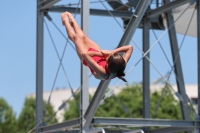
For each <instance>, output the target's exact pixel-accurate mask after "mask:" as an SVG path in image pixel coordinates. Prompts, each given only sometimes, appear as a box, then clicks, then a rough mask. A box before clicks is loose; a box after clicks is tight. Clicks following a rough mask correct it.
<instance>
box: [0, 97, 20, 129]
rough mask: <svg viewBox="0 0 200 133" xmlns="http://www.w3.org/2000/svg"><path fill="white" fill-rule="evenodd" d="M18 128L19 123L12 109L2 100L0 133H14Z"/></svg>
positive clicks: (0, 102) (0, 101) (0, 106)
mask: <svg viewBox="0 0 200 133" xmlns="http://www.w3.org/2000/svg"><path fill="white" fill-rule="evenodd" d="M16 128H17V122H16V117H15V113H14V112H13V110H12V107H11V106H9V105H8V104H7V102H6V101H5V100H4V99H3V98H0V133H14V132H15V131H16Z"/></svg>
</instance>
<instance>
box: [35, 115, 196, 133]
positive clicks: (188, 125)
mask: <svg viewBox="0 0 200 133" xmlns="http://www.w3.org/2000/svg"><path fill="white" fill-rule="evenodd" d="M79 124H80V119H74V120H70V121H65V122H62V123H58V124H53V125H49V126H42V127H39V128H38V129H40V130H41V131H42V132H44V133H45V132H53V131H61V130H63V129H67V128H70V127H75V126H79ZM91 124H93V125H106V126H107V125H122V126H134V127H151V126H161V127H170V128H163V129H157V131H158V130H161V131H163V132H162V133H164V131H166V130H168V131H169V130H171V131H172V130H174V131H183V130H184V131H185V130H187V129H188V130H190V129H193V128H200V121H185V120H163V119H136V118H132V119H129V118H128V119H127V118H97V117H96V118H93V120H92V122H91ZM175 127H176V128H175ZM151 133H158V132H156V130H152V131H151Z"/></svg>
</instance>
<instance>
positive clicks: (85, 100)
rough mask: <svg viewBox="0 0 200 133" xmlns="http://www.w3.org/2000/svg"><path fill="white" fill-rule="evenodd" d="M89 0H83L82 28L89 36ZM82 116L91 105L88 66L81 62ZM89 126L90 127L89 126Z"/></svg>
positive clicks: (81, 127) (81, 128)
mask: <svg viewBox="0 0 200 133" xmlns="http://www.w3.org/2000/svg"><path fill="white" fill-rule="evenodd" d="M89 14H90V13H89V0H82V1H81V28H82V30H83V32H84V34H85V35H86V36H89ZM80 100H81V101H80V103H81V106H80V117H81V118H83V116H84V114H85V111H86V109H87V107H88V105H89V78H88V67H86V66H84V65H83V63H81V98H80ZM87 128H89V127H87ZM82 132H83V119H81V123H80V133H82Z"/></svg>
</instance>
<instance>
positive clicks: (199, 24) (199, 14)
mask: <svg viewBox="0 0 200 133" xmlns="http://www.w3.org/2000/svg"><path fill="white" fill-rule="evenodd" d="M196 3H197V4H196V8H197V63H198V64H197V66H198V68H197V69H198V72H197V73H198V77H197V78H198V116H200V3H199V0H197V2H196ZM198 119H199V117H198ZM197 130H198V132H199V133H200V128H198V129H197Z"/></svg>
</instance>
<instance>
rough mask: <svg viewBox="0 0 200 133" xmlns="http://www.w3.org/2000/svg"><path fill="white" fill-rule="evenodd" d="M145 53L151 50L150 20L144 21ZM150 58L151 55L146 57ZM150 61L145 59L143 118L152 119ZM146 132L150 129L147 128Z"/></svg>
mask: <svg viewBox="0 0 200 133" xmlns="http://www.w3.org/2000/svg"><path fill="white" fill-rule="evenodd" d="M142 34H143V52H144V53H146V51H147V50H148V49H149V20H148V18H145V19H144V20H143V33H142ZM146 56H147V57H148V58H149V53H148V54H147V55H146ZM149 69H150V68H149V61H148V60H147V59H146V58H143V82H142V84H143V87H142V88H143V112H142V113H143V118H150V70H149ZM144 130H145V131H147V130H149V128H145V129H144Z"/></svg>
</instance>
